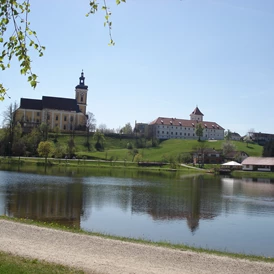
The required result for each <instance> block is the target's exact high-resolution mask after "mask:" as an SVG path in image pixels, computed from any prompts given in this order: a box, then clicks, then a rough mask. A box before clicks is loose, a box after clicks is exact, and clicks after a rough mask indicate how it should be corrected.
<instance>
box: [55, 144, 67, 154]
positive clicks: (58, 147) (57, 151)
mask: <svg viewBox="0 0 274 274" xmlns="http://www.w3.org/2000/svg"><path fill="white" fill-rule="evenodd" d="M64 154H65V149H64V147H63V146H62V145H60V144H59V143H57V144H56V145H55V149H54V157H55V158H62V157H63V155H64Z"/></svg>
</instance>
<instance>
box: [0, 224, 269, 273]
mask: <svg viewBox="0 0 274 274" xmlns="http://www.w3.org/2000/svg"><path fill="white" fill-rule="evenodd" d="M0 250H1V251H5V252H10V253H12V254H16V255H19V256H23V257H31V258H37V259H39V260H45V261H48V262H54V263H58V264H63V265H68V266H72V267H77V268H80V269H83V270H84V271H85V273H90V272H92V271H95V272H96V273H110V274H116V273H117V274H118V273H132V274H133V273H136V274H137V273H138V274H147V273H166V274H173V273H178V274H179V273H180V274H199V273H218V274H221V273H224V274H228V273H233V274H238V273H239V274H242V273H248V274H253V273H254V274H255V273H256V274H268V273H272V274H273V273H274V263H273V264H271V263H264V262H251V261H248V260H242V259H232V258H227V257H221V256H216V255H209V254H205V253H195V252H191V251H181V250H174V249H169V248H163V247H156V246H151V245H144V244H136V243H129V242H123V241H118V240H111V239H106V238H101V237H97V236H89V235H83V234H76V233H72V232H66V231H61V230H55V229H49V228H44V227H38V226H35V225H28V224H22V223H18V222H12V221H7V220H0ZM92 273H94V272H92Z"/></svg>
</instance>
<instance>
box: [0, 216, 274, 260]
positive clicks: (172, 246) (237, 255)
mask: <svg viewBox="0 0 274 274" xmlns="http://www.w3.org/2000/svg"><path fill="white" fill-rule="evenodd" d="M1 220H6V221H11V222H15V223H21V224H26V225H34V226H37V227H44V228H49V229H55V230H60V231H64V232H70V233H75V234H80V235H86V236H91V237H92V236H95V237H100V238H104V239H110V240H114V241H122V242H126V243H136V244H143V245H148V246H154V247H163V248H167V249H173V250H181V251H191V252H195V253H204V254H209V255H216V256H220V257H228V258H234V259H245V260H249V261H258V262H269V263H274V257H266V256H259V255H253V254H244V253H235V252H226V251H221V250H215V249H206V248H198V247H193V246H188V245H184V244H172V243H169V242H163V241H161V242H153V241H149V240H144V239H135V238H128V237H121V236H114V235H109V234H103V233H99V232H88V231H84V230H82V229H81V228H80V229H78V228H73V227H66V226H61V225H59V224H57V223H47V222H40V221H35V220H31V219H22V218H21V219H18V218H13V217H8V216H4V215H0V221H1Z"/></svg>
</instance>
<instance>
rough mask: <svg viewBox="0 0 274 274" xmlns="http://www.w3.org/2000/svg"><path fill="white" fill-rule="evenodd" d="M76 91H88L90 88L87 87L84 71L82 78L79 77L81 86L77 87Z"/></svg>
mask: <svg viewBox="0 0 274 274" xmlns="http://www.w3.org/2000/svg"><path fill="white" fill-rule="evenodd" d="M75 88H76V89H88V86H86V85H85V76H84V71H83V70H82V72H81V76H80V77H79V85H77V86H76V87H75Z"/></svg>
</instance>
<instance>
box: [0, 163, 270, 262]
mask: <svg viewBox="0 0 274 274" xmlns="http://www.w3.org/2000/svg"><path fill="white" fill-rule="evenodd" d="M0 215H6V216H10V217H16V218H30V219H34V220H39V221H45V222H55V223H59V224H62V225H65V226H74V227H77V228H82V229H84V230H86V231H93V232H99V233H105V234H110V235H116V236H124V237H131V238H142V239H146V240H151V241H167V242H171V243H180V244H187V245H190V246H195V247H203V248H208V249H217V250H221V251H229V252H237V253H238V252H240V253H245V254H255V255H263V256H268V257H274V247H273V246H274V245H273V243H274V240H273V228H274V183H273V182H272V181H271V180H270V179H252V178H245V179H233V178H222V177H219V176H211V175H205V176H204V175H199V176H195V175H182V174H178V173H174V172H170V173H150V172H146V171H130V170H114V169H113V170H110V169H107V170H104V169H91V168H89V169H88V170H87V169H84V168H49V169H47V170H46V171H45V170H43V169H41V168H40V169H39V168H35V170H30V171H29V172H22V171H20V170H17V171H13V170H10V171H8V170H0Z"/></svg>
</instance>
